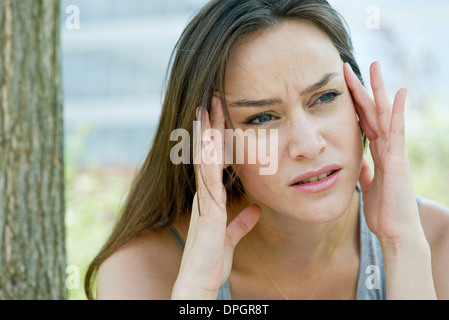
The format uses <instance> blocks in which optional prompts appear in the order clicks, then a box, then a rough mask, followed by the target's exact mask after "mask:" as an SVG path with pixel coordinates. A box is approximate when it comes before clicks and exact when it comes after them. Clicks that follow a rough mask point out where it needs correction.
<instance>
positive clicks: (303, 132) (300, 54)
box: [225, 21, 363, 223]
mask: <svg viewBox="0 0 449 320" xmlns="http://www.w3.org/2000/svg"><path fill="white" fill-rule="evenodd" d="M225 94H226V101H227V104H228V106H229V109H228V110H229V114H230V116H231V120H232V122H233V124H234V127H235V128H236V129H242V130H243V131H245V130H247V129H253V130H255V131H256V132H257V130H258V129H267V131H268V132H273V131H272V130H273V129H275V130H277V134H278V140H277V144H275V147H276V150H277V162H278V163H277V171H276V172H275V174H272V175H261V174H260V168H261V167H266V166H262V165H260V164H259V162H258V163H256V164H248V163H244V164H239V165H238V167H239V168H238V176H239V178H240V179H241V181H242V184H243V186H244V188H245V191H246V194H247V196H248V197H249V201H250V202H251V203H258V204H260V205H261V206H262V208H264V209H266V210H270V211H274V212H276V213H279V214H282V215H286V216H290V217H295V218H298V219H301V220H304V221H308V222H313V223H320V222H326V221H330V220H333V219H336V218H338V217H340V216H341V215H342V214H343V213H344V212H345V211H346V209H347V208H348V206H349V204H350V202H351V200H352V197H353V194H354V190H355V189H354V188H355V185H356V183H357V180H358V176H359V172H360V167H361V161H362V156H363V146H362V137H361V132H360V128H359V125H358V122H357V115H356V113H355V109H354V105H353V102H352V98H351V95H350V93H349V91H348V88H347V86H346V82H345V78H344V75H343V62H342V60H341V58H340V55H339V53H338V51H337V49H336V48H335V47H334V45H333V43H332V42H331V40H330V39H329V38H328V37H327V35H326V34H325V33H323V32H322V31H320V30H319V29H318V28H317V27H315V26H314V25H312V24H310V23H307V22H292V21H290V22H284V23H282V24H281V25H279V26H277V27H276V28H274V29H270V30H267V31H264V32H262V33H258V34H252V35H249V36H246V37H245V38H244V39H242V40H241V41H239V43H237V44H236V45H235V47H234V48H233V50H232V52H231V55H230V57H229V62H228V68H227V71H226V93H225ZM269 148H273V143H271V145H270V146H269ZM253 151H254V150H248V146H247V145H246V146H245V150H244V152H245V153H246V154H248V153H249V152H253ZM322 173H332V174H331V175H330V176H328V177H327V178H324V176H322ZM304 174H305V176H304ZM310 175H312V176H317V175H320V176H321V177H320V180H319V181H316V182H314V181H310V180H309V181H307V180H303V181H302V182H301V183H300V184H294V182H296V181H295V179H296V178H297V177H300V178H304V177H309V176H310ZM301 180H302V179H301ZM312 180H316V179H315V178H312Z"/></svg>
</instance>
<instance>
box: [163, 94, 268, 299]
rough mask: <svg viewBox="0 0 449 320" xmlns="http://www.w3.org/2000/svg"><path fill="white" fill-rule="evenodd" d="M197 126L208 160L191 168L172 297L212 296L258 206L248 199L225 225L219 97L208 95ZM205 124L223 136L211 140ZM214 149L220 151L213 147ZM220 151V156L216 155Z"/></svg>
mask: <svg viewBox="0 0 449 320" xmlns="http://www.w3.org/2000/svg"><path fill="white" fill-rule="evenodd" d="M199 109H200V108H198V109H197V119H198V120H199V118H200V114H199ZM201 127H202V137H203V139H202V141H203V142H202V146H201V154H202V155H203V157H202V158H203V159H204V158H206V157H209V159H208V160H209V161H207V163H211V164H205V163H203V161H201V164H200V165H198V167H197V168H196V169H197V170H196V171H197V192H196V194H195V196H194V199H193V205H192V214H191V218H190V226H189V232H188V236H187V240H186V245H185V249H184V253H183V256H182V262H181V268H180V270H179V274H178V278H177V279H176V283H175V286H174V288H173V292H172V298H173V299H177V298H180V299H208V298H210V299H216V297H217V293H218V289H219V288H220V286H222V285H223V284H224V283H225V282H226V280H227V279H228V278H229V275H230V272H231V267H232V258H233V253H234V249H235V246H236V245H237V243H238V242H239V241H240V240H241V239H242V238H243V236H245V235H246V234H247V233H248V232H249V231H250V230H251V229H252V228H253V227H254V225H255V224H256V223H257V221H258V219H259V217H260V207H258V206H257V205H250V206H248V207H247V208H245V209H244V210H243V211H242V212H240V214H239V215H237V217H236V218H234V220H233V221H232V222H231V223H230V224H229V225H228V226H227V212H226V201H227V198H226V190H225V187H224V185H223V169H224V165H223V164H224V131H225V120H224V116H223V110H222V106H221V102H220V99H219V98H217V97H213V98H212V110H211V119H210V121H209V115H208V113H207V112H205V114H204V117H203V119H202V126H201ZM210 128H212V129H217V130H218V131H219V132H220V133H221V137H222V139H217V140H216V141H212V140H211V137H210V135H208V132H207V131H206V132H205V130H207V129H210ZM209 132H210V131H209ZM220 140H221V141H220ZM219 150H221V153H220V152H216V151H219ZM210 155H211V156H212V159H210ZM220 155H221V159H219V158H218V157H220Z"/></svg>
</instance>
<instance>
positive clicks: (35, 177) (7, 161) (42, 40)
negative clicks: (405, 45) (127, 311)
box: [0, 0, 67, 299]
mask: <svg viewBox="0 0 449 320" xmlns="http://www.w3.org/2000/svg"><path fill="white" fill-rule="evenodd" d="M59 7H60V4H59V0H20V1H18V0H0V299H66V298H67V290H66V286H65V275H66V274H65V268H66V255H65V227H64V212H65V202H64V166H63V164H64V159H63V138H64V132H63V114H62V85H61V62H60V30H59V23H60V21H59V16H60V12H59V9H60V8H59Z"/></svg>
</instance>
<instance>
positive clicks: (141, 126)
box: [61, 0, 449, 299]
mask: <svg viewBox="0 0 449 320" xmlns="http://www.w3.org/2000/svg"><path fill="white" fill-rule="evenodd" d="M206 2H207V1H205V0H176V1H174V0H170V1H166V0H165V1H163V0H150V1H141V0H113V1H112V0H95V1H90V0H62V1H61V3H62V5H61V32H62V49H63V57H62V58H63V82H64V96H65V98H64V121H65V161H66V170H65V174H66V200H67V213H66V227H67V255H68V264H69V265H73V266H76V267H78V268H79V270H80V286H79V287H77V286H72V288H70V290H69V298H70V299H85V298H86V297H85V295H84V290H83V288H82V282H83V279H84V273H85V270H86V268H87V265H88V264H89V262H90V261H91V259H92V258H93V257H94V255H95V254H96V253H97V251H98V250H99V249H100V247H101V246H102V244H103V242H104V241H105V239H106V237H107V235H108V234H109V232H110V231H111V228H112V225H113V223H114V221H115V219H116V217H117V215H118V214H119V212H120V208H121V206H122V205H123V202H124V200H125V197H126V194H127V192H128V189H129V187H130V184H131V181H132V178H133V176H134V174H135V172H136V170H137V168H138V167H139V165H140V164H141V163H142V162H143V160H144V158H145V156H146V154H147V152H148V150H149V147H150V146H151V142H152V138H153V134H154V131H155V126H156V123H157V121H158V118H159V114H160V108H161V101H162V96H163V93H162V88H163V81H164V76H165V72H166V69H167V67H168V61H169V57H170V54H171V52H172V49H173V47H174V46H175V44H176V41H177V40H178V38H179V36H180V35H181V32H182V30H183V28H184V27H185V26H186V25H187V23H188V21H189V19H190V18H191V17H192V15H194V14H195V12H197V11H198V10H199V9H200V8H201V6H202V5H204V4H205V3H206ZM329 2H330V3H331V4H332V5H334V6H335V8H336V9H337V10H339V12H340V13H341V14H342V15H343V17H344V18H345V19H346V21H347V22H348V25H349V27H350V29H351V33H352V36H353V41H354V47H355V53H356V58H357V61H358V63H359V65H360V67H361V69H362V73H363V75H364V78H365V82H366V84H367V86H368V85H369V76H368V72H369V66H370V64H371V62H373V61H376V60H377V61H380V62H381V64H382V68H383V72H384V77H385V83H386V87H387V88H388V91H389V94H390V97H391V98H392V99H393V97H394V94H395V93H396V91H397V90H398V89H399V88H401V87H407V88H408V92H409V95H408V102H407V109H406V121H407V123H406V126H407V127H406V128H407V145H408V150H409V156H410V161H411V166H412V171H413V181H414V186H415V191H416V193H417V194H420V195H422V196H424V197H428V198H431V199H434V200H436V201H439V202H441V203H443V204H445V205H446V206H449V197H448V196H447V190H449V138H448V136H449V126H448V124H449V105H448V100H446V99H447V97H448V94H449V77H448V74H449V61H448V59H447V56H448V52H449V41H448V40H449V2H448V1H447V0H428V1H420V0H396V1H387V0H369V1H367V0H359V1H348V0H333V1H332V0H331V1H329ZM71 6H76V8H78V9H79V25H74V24H73V23H76V21H74V20H73V13H74V11H73V10H72V9H73V7H71ZM66 10H67V11H66ZM74 26H75V27H74Z"/></svg>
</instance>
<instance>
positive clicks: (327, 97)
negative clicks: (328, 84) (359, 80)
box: [315, 91, 342, 104]
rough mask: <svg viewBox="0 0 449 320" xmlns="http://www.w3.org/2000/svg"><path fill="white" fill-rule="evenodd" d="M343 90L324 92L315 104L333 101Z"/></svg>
mask: <svg viewBox="0 0 449 320" xmlns="http://www.w3.org/2000/svg"><path fill="white" fill-rule="evenodd" d="M341 94H342V92H339V91H328V92H325V93H323V94H322V95H321V96H320V97H319V98H318V99H317V100H316V101H315V104H317V103H318V104H326V103H331V102H333V101H334V100H335V99H336V98H337V97H338V96H340V95H341Z"/></svg>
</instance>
